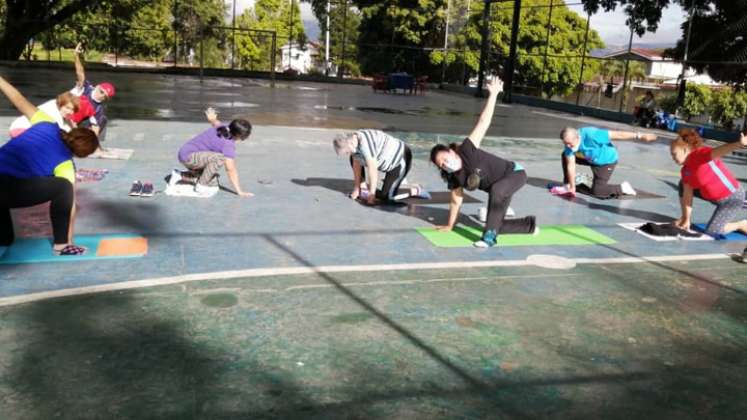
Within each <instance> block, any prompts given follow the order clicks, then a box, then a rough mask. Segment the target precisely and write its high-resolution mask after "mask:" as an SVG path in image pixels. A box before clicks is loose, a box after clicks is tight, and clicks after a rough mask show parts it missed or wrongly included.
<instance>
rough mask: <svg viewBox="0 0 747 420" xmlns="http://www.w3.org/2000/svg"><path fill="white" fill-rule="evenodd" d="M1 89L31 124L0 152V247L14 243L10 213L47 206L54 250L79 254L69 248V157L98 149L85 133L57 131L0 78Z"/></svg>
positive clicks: (72, 200)
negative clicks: (42, 205) (36, 206)
mask: <svg viewBox="0 0 747 420" xmlns="http://www.w3.org/2000/svg"><path fill="white" fill-rule="evenodd" d="M0 90H1V91H2V92H3V93H4V94H5V96H7V97H8V99H9V100H10V102H11V103H12V104H13V105H15V107H16V108H18V110H19V111H21V113H22V114H23V115H24V116H25V117H26V118H28V119H29V121H30V122H31V124H32V126H31V128H29V129H28V130H26V131H24V132H23V134H21V135H19V136H18V137H16V138H14V139H11V140H10V141H8V142H7V143H5V145H3V146H2V147H0V246H10V245H11V244H12V243H13V240H14V239H15V235H14V232H13V220H12V219H11V214H10V209H14V208H21V207H31V206H35V205H38V204H42V203H46V202H49V203H50V206H49V213H50V217H51V219H52V230H53V232H54V245H53V251H54V252H55V253H56V254H58V255H80V254H83V253H84V252H85V251H86V250H85V248H83V247H79V246H75V245H73V224H74V222H75V190H74V184H75V166H74V164H73V156H76V157H81V158H82V157H86V156H88V155H90V154H91V153H93V152H94V151H95V150H96V149H97V148H98V147H99V141H98V138H97V137H96V134H95V133H94V132H93V131H91V130H89V129H86V128H73V129H72V130H70V132H69V133H68V132H65V131H63V130H61V129H60V127H59V126H58V125H57V122H56V121H55V119H54V118H53V117H50V116H49V115H47V114H45V113H44V112H42V111H39V110H38V109H37V108H36V107H35V106H34V105H32V104H31V103H30V102H29V101H28V100H26V98H24V97H23V95H21V93H20V92H18V90H16V89H15V88H14V87H13V86H12V85H10V84H9V83H8V82H6V81H5V79H3V78H2V77H0Z"/></svg>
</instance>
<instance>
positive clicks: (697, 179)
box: [670, 130, 747, 237]
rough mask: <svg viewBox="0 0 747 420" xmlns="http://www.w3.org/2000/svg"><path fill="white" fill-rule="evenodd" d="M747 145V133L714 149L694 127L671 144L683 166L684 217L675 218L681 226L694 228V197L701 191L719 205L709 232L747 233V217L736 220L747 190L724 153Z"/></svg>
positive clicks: (681, 203)
mask: <svg viewBox="0 0 747 420" xmlns="http://www.w3.org/2000/svg"><path fill="white" fill-rule="evenodd" d="M745 146H747V135H745V134H742V136H741V138H740V140H739V141H737V142H734V143H730V144H725V145H723V146H719V147H717V148H715V149H712V148H710V147H708V146H705V145H704V144H703V139H701V138H700V136H698V134H697V133H696V132H695V131H694V130H683V131H682V132H680V135H679V137H677V139H675V140H674V141H673V142H672V144H671V147H670V148H671V153H672V159H673V160H674V161H675V163H677V164H678V165H681V166H682V181H681V186H682V188H681V193H680V205H681V207H682V217H680V218H679V220H677V221H676V222H675V224H676V225H677V227H679V228H681V229H689V228H690V222H691V220H690V216H691V215H692V209H693V208H692V205H693V197H694V196H695V195H696V194H697V195H698V196H700V197H701V198H703V199H704V200H707V201H710V202H712V203H713V204H715V205H716V210H715V211H714V212H713V215H712V216H711V220H709V221H708V225H706V229H705V232H706V233H707V234H708V235H710V236H715V237H718V236H719V235H726V234H728V233H731V232H734V231H740V232H742V233H744V234H747V220H744V219H743V220H736V219H737V215H738V214H739V213H740V212H743V210H742V206H743V205H744V200H745V193H744V189H742V187H741V186H740V185H739V182H738V181H737V180H736V178H734V175H733V174H732V173H731V171H730V170H729V168H727V167H726V165H724V163H723V162H722V161H721V157H722V156H725V155H728V154H730V153H731V152H733V151H735V150H737V149H740V148H742V147H745Z"/></svg>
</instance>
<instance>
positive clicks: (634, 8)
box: [581, 0, 733, 36]
mask: <svg viewBox="0 0 747 420" xmlns="http://www.w3.org/2000/svg"><path fill="white" fill-rule="evenodd" d="M726 1H733V0H726ZM581 2H582V3H583V4H584V9H585V10H586V12H587V13H597V12H598V11H599V10H604V11H610V10H615V9H616V8H617V7H618V6H620V7H622V8H623V9H624V10H625V13H626V14H627V15H628V19H627V20H626V21H625V24H626V25H627V26H628V27H630V28H632V29H633V30H634V31H635V33H637V34H638V35H639V36H642V35H643V34H644V33H646V31H649V32H656V29H657V28H658V27H659V21H661V12H662V10H664V9H665V8H666V7H667V6H669V5H670V4H680V5H682V6H683V7H685V8H687V7H689V6H690V4H695V5H696V7H701V6H702V5H705V4H708V3H710V1H709V0H694V1H693V0H581Z"/></svg>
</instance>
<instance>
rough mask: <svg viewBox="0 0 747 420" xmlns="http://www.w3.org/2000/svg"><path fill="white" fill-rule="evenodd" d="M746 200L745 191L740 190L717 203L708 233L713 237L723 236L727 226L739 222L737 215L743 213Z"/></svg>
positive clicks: (709, 222)
mask: <svg viewBox="0 0 747 420" xmlns="http://www.w3.org/2000/svg"><path fill="white" fill-rule="evenodd" d="M744 200H745V196H744V190H743V189H742V188H739V189H737V190H736V191H735V192H734V193H732V195H730V196H728V197H726V198H724V199H723V200H719V201H716V202H715V203H714V204H716V210H715V211H714V212H713V216H711V220H709V221H708V226H706V233H707V234H709V235H711V236H715V235H721V234H723V233H724V227H725V226H726V224H727V223H731V222H734V221H736V220H737V215H738V214H739V212H741V211H742V206H743V205H744Z"/></svg>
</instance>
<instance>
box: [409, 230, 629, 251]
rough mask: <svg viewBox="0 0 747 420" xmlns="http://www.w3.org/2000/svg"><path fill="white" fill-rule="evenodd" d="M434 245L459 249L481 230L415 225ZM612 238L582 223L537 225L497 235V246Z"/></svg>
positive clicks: (603, 241)
mask: <svg viewBox="0 0 747 420" xmlns="http://www.w3.org/2000/svg"><path fill="white" fill-rule="evenodd" d="M416 230H417V231H418V233H420V234H421V235H423V237H425V238H426V239H427V240H428V241H430V242H431V243H432V244H433V245H434V246H437V247H441V248H463V247H469V246H472V243H473V242H475V241H479V240H480V237H481V236H482V232H481V231H480V230H478V229H476V228H473V227H467V226H457V227H455V228H454V230H452V231H451V232H440V231H438V230H436V229H435V228H416ZM614 243H615V240H614V239H611V238H609V237H607V236H605V235H602V234H601V233H599V232H597V231H595V230H593V229H590V228H588V227H586V226H583V225H545V226H540V232H539V234H537V235H518V234H505V235H498V246H543V245H609V244H614Z"/></svg>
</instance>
